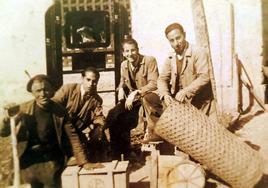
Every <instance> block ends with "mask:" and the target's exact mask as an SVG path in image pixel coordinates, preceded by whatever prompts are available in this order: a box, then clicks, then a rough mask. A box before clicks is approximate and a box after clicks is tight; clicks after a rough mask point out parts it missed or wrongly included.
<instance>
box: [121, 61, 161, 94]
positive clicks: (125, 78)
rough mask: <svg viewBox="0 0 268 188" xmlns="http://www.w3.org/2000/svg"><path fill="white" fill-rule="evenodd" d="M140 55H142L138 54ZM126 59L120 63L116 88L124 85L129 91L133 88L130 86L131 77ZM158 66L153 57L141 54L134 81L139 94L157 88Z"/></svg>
mask: <svg viewBox="0 0 268 188" xmlns="http://www.w3.org/2000/svg"><path fill="white" fill-rule="evenodd" d="M140 57H142V56H140ZM128 69H129V68H128V61H127V60H125V61H123V62H122V63H121V78H120V84H119V86H118V88H122V87H124V85H126V86H127V87H128V89H129V90H130V91H133V90H135V89H134V88H132V86H131V77H130V75H129V71H128ZM157 78H158V68H157V62H156V59H155V58H154V57H151V56H143V59H142V61H141V64H140V68H139V70H138V72H137V73H136V76H135V80H134V81H135V83H136V85H137V88H138V89H139V90H140V91H141V95H142V96H143V95H145V94H146V93H147V92H150V91H154V90H156V89H157V83H156V81H157Z"/></svg>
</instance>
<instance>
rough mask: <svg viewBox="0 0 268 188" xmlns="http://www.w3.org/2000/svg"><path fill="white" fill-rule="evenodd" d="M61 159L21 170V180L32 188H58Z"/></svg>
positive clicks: (61, 168) (59, 185)
mask: <svg viewBox="0 0 268 188" xmlns="http://www.w3.org/2000/svg"><path fill="white" fill-rule="evenodd" d="M61 163H63V159H59V161H47V162H42V163H36V164H33V165H31V166H29V167H28V168H26V169H23V170H21V174H22V179H23V180H24V181H26V182H28V183H30V184H31V185H32V187H34V188H41V187H44V188H60V187H61V173H62V171H63V165H62V164H61Z"/></svg>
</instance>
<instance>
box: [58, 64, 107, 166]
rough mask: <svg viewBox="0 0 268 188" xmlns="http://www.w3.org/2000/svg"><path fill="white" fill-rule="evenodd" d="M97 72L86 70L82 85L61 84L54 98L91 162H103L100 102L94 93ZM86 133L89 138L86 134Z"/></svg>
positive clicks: (95, 92)
mask: <svg viewBox="0 0 268 188" xmlns="http://www.w3.org/2000/svg"><path fill="white" fill-rule="evenodd" d="M99 78H100V74H99V72H98V71H97V70H96V69H95V68H93V67H88V68H86V69H85V70H84V71H83V72H82V83H81V84H78V83H72V84H66V85H63V86H62V87H61V88H60V89H59V90H58V91H57V92H56V94H55V96H54V97H53V100H54V101H56V102H58V103H60V104H62V105H63V106H64V107H65V108H66V109H67V111H68V114H69V116H70V118H71V121H72V123H73V125H74V126H75V128H76V130H77V131H78V134H79V137H80V139H81V141H82V143H83V144H84V145H85V146H87V148H88V152H89V153H88V156H89V159H90V160H91V161H92V162H97V161H103V160H106V157H107V156H106V154H105V153H104V152H106V151H105V150H106V145H107V142H106V141H105V138H104V135H103V126H104V121H105V118H104V115H103V112H102V99H101V97H100V96H99V95H98V94H97V84H98V81H99ZM87 133H89V135H87Z"/></svg>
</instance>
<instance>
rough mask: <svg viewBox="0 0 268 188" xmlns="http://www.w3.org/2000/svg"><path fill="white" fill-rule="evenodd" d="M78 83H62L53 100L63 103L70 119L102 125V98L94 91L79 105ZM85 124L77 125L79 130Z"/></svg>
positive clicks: (80, 98)
mask: <svg viewBox="0 0 268 188" xmlns="http://www.w3.org/2000/svg"><path fill="white" fill-rule="evenodd" d="M80 87H81V85H80V84H76V83H74V84H66V85H63V86H62V87H61V88H60V89H59V90H58V91H57V92H56V94H55V95H54V97H53V100H54V101H56V102H58V103H60V104H61V105H63V106H64V107H65V108H66V109H67V111H68V114H69V116H70V117H71V118H72V119H76V120H81V121H83V122H84V123H85V124H86V126H89V125H90V124H94V125H100V126H103V125H104V122H105V118H104V115H103V110H102V99H101V97H100V96H99V95H98V94H97V93H95V94H92V95H91V96H90V97H89V98H88V99H87V101H86V102H85V103H84V104H82V106H81V100H82V97H81V91H80ZM86 126H84V125H83V126H82V127H78V128H79V129H80V128H81V130H83V129H85V128H86Z"/></svg>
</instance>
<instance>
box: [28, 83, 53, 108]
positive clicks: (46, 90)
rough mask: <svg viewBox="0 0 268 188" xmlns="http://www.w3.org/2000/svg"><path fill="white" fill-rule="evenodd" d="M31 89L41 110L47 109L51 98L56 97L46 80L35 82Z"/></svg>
mask: <svg viewBox="0 0 268 188" xmlns="http://www.w3.org/2000/svg"><path fill="white" fill-rule="evenodd" d="M31 89H32V94H33V96H34V97H35V101H36V104H37V105H38V106H39V107H41V108H45V107H46V106H47V105H48V103H49V101H50V98H51V97H53V95H54V92H53V89H52V87H51V85H50V83H49V82H47V81H45V80H44V81H39V80H35V81H34V82H33V84H32V88H31Z"/></svg>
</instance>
